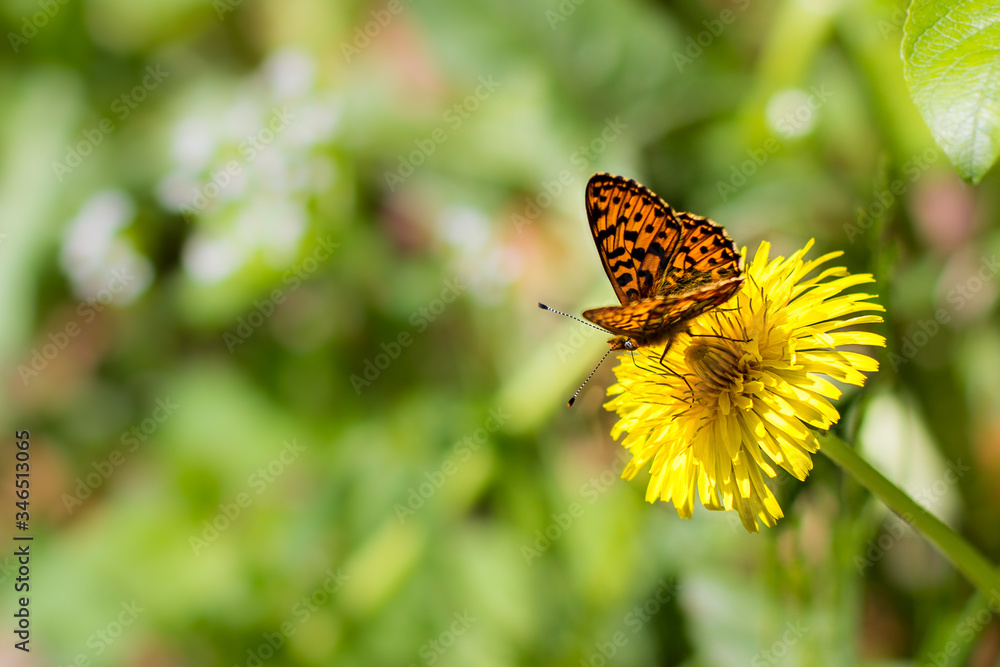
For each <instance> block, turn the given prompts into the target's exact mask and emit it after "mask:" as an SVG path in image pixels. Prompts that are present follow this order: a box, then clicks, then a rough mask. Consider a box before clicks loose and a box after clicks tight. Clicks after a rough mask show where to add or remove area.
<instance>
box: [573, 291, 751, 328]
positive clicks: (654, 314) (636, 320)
mask: <svg viewBox="0 0 1000 667" xmlns="http://www.w3.org/2000/svg"><path fill="white" fill-rule="evenodd" d="M742 284H743V277H742V276H739V277H736V278H728V279H726V280H723V281H721V282H718V283H713V284H711V285H707V286H705V287H703V288H701V289H697V290H695V291H693V292H688V293H687V294H682V295H680V296H676V297H670V296H668V297H657V298H652V299H640V300H638V301H635V302H632V303H629V304H626V305H623V306H605V307H603V308H591V309H590V310H585V311H583V316H584V317H585V318H587V319H588V320H590V321H591V322H593V323H594V324H596V325H598V326H601V327H604V328H605V329H607V330H608V331H610V332H611V333H614V334H617V335H619V336H628V337H629V338H634V339H635V340H637V341H638V342H639V343H641V344H647V343H649V344H652V343H655V342H659V341H662V340H663V339H664V338H666V337H668V336H669V335H670V334H671V333H672V332H674V331H677V330H678V329H681V328H682V325H684V323H685V322H687V321H688V320H690V319H692V318H694V317H697V316H698V315H701V314H702V313H704V312H705V311H707V310H711V309H712V308H715V307H716V306H721V305H722V304H724V303H725V302H726V301H729V299H730V298H732V296H733V295H734V294H736V292H737V291H739V289H740V286H741V285H742Z"/></svg>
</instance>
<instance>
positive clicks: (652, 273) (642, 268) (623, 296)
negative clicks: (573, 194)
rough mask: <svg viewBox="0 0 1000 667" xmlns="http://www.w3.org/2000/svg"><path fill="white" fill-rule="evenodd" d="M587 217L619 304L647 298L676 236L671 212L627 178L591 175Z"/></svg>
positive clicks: (678, 232)
mask: <svg viewBox="0 0 1000 667" xmlns="http://www.w3.org/2000/svg"><path fill="white" fill-rule="evenodd" d="M586 204H587V219H588V220H589V221H590V231H591V233H593V235H594V243H595V244H596V245H597V252H598V254H599V255H600V256H601V263H602V264H604V271H605V272H606V273H607V274H608V280H610V281H611V286H612V287H614V290H615V294H617V295H618V300H619V301H620V302H621V303H622V304H623V305H624V304H628V303H631V302H633V301H637V300H639V299H642V298H646V297H650V296H653V295H654V294H655V293H656V291H657V286H658V282H659V281H660V279H661V278H662V275H663V273H664V271H665V269H666V268H667V267H668V266H669V260H670V259H672V258H673V257H674V256H675V255H676V252H677V247H678V246H679V244H680V238H681V233H682V226H681V223H680V222H679V221H678V220H677V218H676V216H675V214H674V211H673V209H671V208H670V207H669V206H668V205H667V204H666V203H664V201H663V200H662V199H660V198H659V197H657V196H656V195H655V194H653V192H651V191H650V190H649V189H648V188H646V187H645V186H643V185H640V184H639V183H636V182H635V181H633V180H631V179H629V178H623V177H621V176H614V175H612V174H603V173H600V174H594V175H593V176H591V178H590V181H589V182H588V183H587V191H586Z"/></svg>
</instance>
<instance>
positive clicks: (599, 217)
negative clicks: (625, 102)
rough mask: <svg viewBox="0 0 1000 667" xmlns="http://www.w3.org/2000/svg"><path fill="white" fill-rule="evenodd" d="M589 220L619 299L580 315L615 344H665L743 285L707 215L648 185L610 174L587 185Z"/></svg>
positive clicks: (722, 234)
mask: <svg viewBox="0 0 1000 667" xmlns="http://www.w3.org/2000/svg"><path fill="white" fill-rule="evenodd" d="M586 204H587V218H588V220H589V222H590V229H591V232H592V233H593V235H594V242H595V244H596V245H597V252H598V254H599V255H600V256H601V262H602V264H603V265H604V270H605V272H606V273H607V275H608V279H609V280H610V281H611V285H612V287H613V288H614V290H615V294H616V295H617V296H618V300H619V301H620V302H621V305H618V306H605V307H603V308H592V309H590V310H587V311H584V313H583V316H584V317H585V318H586V319H588V320H590V321H591V322H593V323H594V324H597V325H599V326H601V327H603V328H605V329H607V330H608V331H610V332H611V333H613V334H615V336H614V337H613V338H611V339H610V340H609V341H608V344H609V345H610V346H611V349H612V350H635V349H638V348H640V347H646V346H650V345H661V344H667V345H668V347H669V343H670V342H671V341H673V339H674V337H675V336H677V334H679V333H681V332H683V331H685V330H686V329H687V327H688V323H689V322H690V320H691V319H692V318H694V317H696V316H698V315H700V314H701V313H703V312H705V311H707V310H711V309H712V308H715V307H717V306H720V305H722V304H724V303H725V302H726V301H728V300H729V299H730V298H731V297H732V296H733V295H734V294H736V292H737V291H739V289H740V287H741V285H742V284H743V272H742V267H741V265H740V254H739V252H738V250H737V249H736V246H735V244H734V243H733V241H732V239H730V238H729V235H728V234H726V230H725V229H723V228H722V227H721V226H720V225H717V224H716V223H714V222H713V221H711V220H709V219H708V218H704V217H702V216H698V215H693V214H691V213H684V212H679V211H674V209H672V208H671V207H670V206H669V205H668V204H667V203H666V202H664V201H663V200H662V199H660V198H659V197H658V196H656V195H655V194H654V193H653V192H652V191H650V190H649V189H648V188H646V187H645V186H643V185H641V184H639V183H636V182H635V181H633V180H631V179H628V178H623V177H621V176H614V175H611V174H604V173H598V174H594V175H593V176H592V177H591V178H590V181H589V182H588V183H587V191H586Z"/></svg>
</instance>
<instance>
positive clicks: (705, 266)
mask: <svg viewBox="0 0 1000 667" xmlns="http://www.w3.org/2000/svg"><path fill="white" fill-rule="evenodd" d="M675 218H676V220H677V222H678V224H679V225H680V227H681V232H680V241H679V243H678V244H677V251H676V252H675V253H674V255H673V256H672V257H670V259H669V265H668V266H667V268H666V270H665V271H664V272H663V275H662V276H661V277H660V280H659V282H658V284H657V285H656V290H655V294H656V295H658V296H673V295H680V294H687V293H689V292H693V291H697V290H701V289H702V288H704V287H705V286H707V285H714V284H718V283H724V282H726V281H729V280H731V279H738V281H739V282H742V280H743V275H742V268H741V266H740V261H741V258H740V253H739V250H737V249H736V244H735V243H733V240H732V239H731V238H729V235H728V234H727V233H726V230H725V229H724V228H723V227H722V226H720V225H717V224H716V223H715V222H713V221H711V220H709V219H708V218H704V217H702V216H700V215H694V214H692V213H683V212H681V213H675ZM737 287H738V285H737Z"/></svg>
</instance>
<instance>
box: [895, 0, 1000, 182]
mask: <svg viewBox="0 0 1000 667" xmlns="http://www.w3.org/2000/svg"><path fill="white" fill-rule="evenodd" d="M902 55H903V73H904V76H905V77H906V85H907V86H908V87H909V89H910V95H911V96H912V97H913V101H914V102H915V103H916V105H917V108H918V109H920V113H921V114H922V115H923V117H924V121H926V123H927V125H928V126H929V127H930V130H931V133H932V134H933V135H934V140H935V141H936V142H937V143H938V145H939V146H940V147H941V149H942V150H943V151H944V152H945V154H946V155H947V156H948V158H949V159H950V160H951V162H952V164H954V165H955V168H956V169H958V172H959V174H960V175H961V176H962V178H964V179H966V180H967V181H971V182H972V183H978V182H979V181H980V180H981V179H982V178H983V176H984V175H985V174H986V172H987V171H989V169H990V167H991V166H993V163H994V162H995V161H996V159H997V155H998V153H1000V2H997V1H996V0H992V1H981V0H980V1H976V0H971V1H969V0H967V1H964V2H963V1H959V2H945V1H942V0H913V2H912V3H911V4H910V10H909V12H908V15H907V17H906V23H905V24H904V26H903V46H902Z"/></svg>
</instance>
